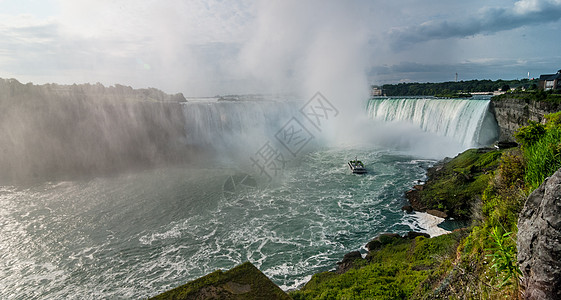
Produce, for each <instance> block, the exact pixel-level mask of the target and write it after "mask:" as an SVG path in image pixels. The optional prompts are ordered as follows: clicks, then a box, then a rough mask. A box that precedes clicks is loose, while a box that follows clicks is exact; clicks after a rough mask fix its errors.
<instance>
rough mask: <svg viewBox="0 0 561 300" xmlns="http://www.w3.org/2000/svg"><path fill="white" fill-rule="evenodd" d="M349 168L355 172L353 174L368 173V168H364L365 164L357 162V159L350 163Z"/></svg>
mask: <svg viewBox="0 0 561 300" xmlns="http://www.w3.org/2000/svg"><path fill="white" fill-rule="evenodd" d="M349 168H351V171H353V173H355V174H364V173H366V168H365V167H364V164H363V163H362V162H361V161H360V160H357V159H356V158H355V160H351V161H349Z"/></svg>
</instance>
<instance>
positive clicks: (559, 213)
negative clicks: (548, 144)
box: [517, 169, 561, 299]
mask: <svg viewBox="0 0 561 300" xmlns="http://www.w3.org/2000/svg"><path fill="white" fill-rule="evenodd" d="M560 237H561V169H560V170H558V171H557V172H555V174H553V176H551V177H549V178H548V179H546V180H545V181H544V182H543V183H542V185H541V186H540V187H539V188H538V189H536V190H535V191H534V192H532V194H530V196H529V197H528V199H527V200H526V204H525V205H524V209H523V210H522V212H521V213H520V216H519V219H518V241H517V247H518V262H519V264H520V269H521V271H522V273H523V275H524V277H523V278H524V280H523V285H524V287H525V289H526V291H525V298H526V299H561V240H560Z"/></svg>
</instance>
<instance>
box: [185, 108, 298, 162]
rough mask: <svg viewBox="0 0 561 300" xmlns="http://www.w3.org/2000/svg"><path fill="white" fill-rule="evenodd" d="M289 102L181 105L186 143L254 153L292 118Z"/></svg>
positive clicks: (234, 151)
mask: <svg viewBox="0 0 561 300" xmlns="http://www.w3.org/2000/svg"><path fill="white" fill-rule="evenodd" d="M297 108H298V106H297V105H296V104H295V103H294V102H290V101H192V102H186V103H184V104H183V114H184V116H185V136H186V140H187V143H188V144H189V145H192V146H197V147H202V148H204V149H213V150H215V151H218V152H221V153H228V154H237V153H245V152H247V151H255V150H256V149H258V148H259V147H260V146H262V144H263V143H266V141H267V140H270V139H274V136H275V134H276V133H277V132H278V131H279V130H280V129H281V128H282V126H284V125H285V123H286V122H287V121H288V120H289V119H290V118H291V117H292V116H296V115H297V114H298V109H297Z"/></svg>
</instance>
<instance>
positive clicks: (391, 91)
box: [373, 79, 538, 96]
mask: <svg viewBox="0 0 561 300" xmlns="http://www.w3.org/2000/svg"><path fill="white" fill-rule="evenodd" d="M537 84H538V80H537V79H531V80H530V79H521V80H502V79H499V80H494V81H493V80H489V79H487V80H469V81H463V80H462V81H448V82H438V83H430V82H427V83H418V82H413V83H399V84H384V85H383V86H382V89H383V93H384V94H385V95H387V96H435V95H439V94H451V93H473V92H493V91H497V90H504V91H507V90H509V89H511V88H516V89H522V88H523V89H526V90H527V89H536V88H537ZM373 87H374V86H373Z"/></svg>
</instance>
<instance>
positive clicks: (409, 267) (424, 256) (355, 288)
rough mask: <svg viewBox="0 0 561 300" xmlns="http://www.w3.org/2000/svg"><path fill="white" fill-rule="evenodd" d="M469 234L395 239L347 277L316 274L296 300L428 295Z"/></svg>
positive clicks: (396, 297) (295, 296) (370, 256)
mask: <svg viewBox="0 0 561 300" xmlns="http://www.w3.org/2000/svg"><path fill="white" fill-rule="evenodd" d="M464 235H465V231H464V232H462V231H456V232H454V233H452V234H448V235H443V236H439V237H436V238H431V239H428V238H425V237H417V238H415V239H413V240H409V239H402V238H393V239H392V240H391V241H389V242H387V244H386V245H384V247H382V248H381V249H380V250H375V251H371V252H370V253H369V255H368V257H367V258H366V259H365V260H364V261H361V262H359V263H358V265H363V267H362V268H358V269H352V270H350V271H348V272H346V273H344V274H341V275H337V274H336V273H333V272H324V273H319V274H316V275H314V276H313V277H312V279H311V280H310V282H308V283H307V284H306V286H305V287H304V288H302V289H301V290H300V291H295V292H292V293H290V296H292V298H293V299H409V298H411V297H412V296H414V295H424V294H426V293H428V292H430V291H431V290H432V288H433V284H432V283H433V282H435V281H438V280H434V279H435V278H436V279H439V278H441V277H442V276H443V275H444V274H445V273H446V272H447V270H448V269H450V268H451V266H452V258H453V257H454V256H455V255H454V254H455V249H456V247H457V246H458V243H459V242H460V240H461V238H462V236H464Z"/></svg>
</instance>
